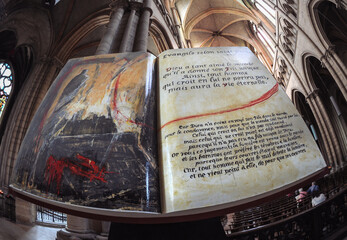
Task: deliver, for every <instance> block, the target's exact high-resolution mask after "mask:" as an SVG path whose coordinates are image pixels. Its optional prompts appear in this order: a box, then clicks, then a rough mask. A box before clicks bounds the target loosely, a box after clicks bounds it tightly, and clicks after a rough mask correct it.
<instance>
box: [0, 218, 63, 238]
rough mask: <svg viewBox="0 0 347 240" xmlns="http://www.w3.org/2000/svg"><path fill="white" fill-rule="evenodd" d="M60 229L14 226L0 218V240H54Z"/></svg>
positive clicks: (38, 226)
mask: <svg viewBox="0 0 347 240" xmlns="http://www.w3.org/2000/svg"><path fill="white" fill-rule="evenodd" d="M60 229H61V228H52V227H44V226H40V225H34V226H27V225H22V224H15V223H13V222H10V221H7V220H6V219H4V218H0V240H41V239H42V240H55V237H56V235H57V231H59V230H60Z"/></svg>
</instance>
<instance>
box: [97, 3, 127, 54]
mask: <svg viewBox="0 0 347 240" xmlns="http://www.w3.org/2000/svg"><path fill="white" fill-rule="evenodd" d="M110 6H111V9H112V14H111V19H110V22H109V23H108V26H107V29H106V32H105V34H104V36H103V37H102V39H101V41H100V44H99V46H98V48H97V50H96V52H95V55H101V54H108V53H110V51H111V49H112V48H113V44H114V39H115V37H116V34H117V31H118V29H119V24H120V22H121V20H122V17H123V15H124V8H125V6H126V3H125V2H124V1H115V2H112V3H111V4H110Z"/></svg>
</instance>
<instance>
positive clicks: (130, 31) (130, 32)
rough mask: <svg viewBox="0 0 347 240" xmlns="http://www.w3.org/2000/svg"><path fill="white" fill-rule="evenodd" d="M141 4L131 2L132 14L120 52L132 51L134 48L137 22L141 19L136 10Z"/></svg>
mask: <svg viewBox="0 0 347 240" xmlns="http://www.w3.org/2000/svg"><path fill="white" fill-rule="evenodd" d="M140 6H141V3H139V2H130V9H131V11H130V15H129V18H128V22H127V25H126V27H125V31H124V33H123V38H122V42H121V44H120V47H119V52H120V53H122V52H128V51H129V52H130V51H131V50H132V46H133V43H134V39H135V33H136V28H137V22H138V21H139V17H138V16H137V15H136V11H137V10H138V9H139V7H140Z"/></svg>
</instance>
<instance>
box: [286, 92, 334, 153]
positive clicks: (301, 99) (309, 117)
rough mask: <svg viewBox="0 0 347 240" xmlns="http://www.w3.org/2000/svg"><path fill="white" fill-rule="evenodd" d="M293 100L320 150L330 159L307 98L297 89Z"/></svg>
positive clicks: (293, 93) (293, 94)
mask: <svg viewBox="0 0 347 240" xmlns="http://www.w3.org/2000/svg"><path fill="white" fill-rule="evenodd" d="M292 99H293V102H294V104H295V107H296V109H297V110H298V111H299V113H300V114H301V117H302V118H303V119H304V121H305V123H306V125H307V127H308V128H309V129H310V131H311V134H312V136H313V138H314V140H315V141H316V143H317V145H318V147H319V149H320V150H321V152H322V154H323V156H324V158H325V159H328V157H327V152H326V149H325V147H324V142H323V136H322V133H321V131H320V129H319V127H318V123H317V121H316V118H315V117H314V114H313V112H312V109H311V106H310V105H309V104H308V103H307V101H306V97H305V96H304V94H303V93H301V92H300V91H299V90H297V89H295V90H293V92H292Z"/></svg>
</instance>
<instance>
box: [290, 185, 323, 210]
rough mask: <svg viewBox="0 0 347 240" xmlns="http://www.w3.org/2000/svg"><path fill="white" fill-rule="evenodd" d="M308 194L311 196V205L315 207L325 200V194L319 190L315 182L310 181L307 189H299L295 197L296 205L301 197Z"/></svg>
mask: <svg viewBox="0 0 347 240" xmlns="http://www.w3.org/2000/svg"><path fill="white" fill-rule="evenodd" d="M309 195H310V196H312V201H311V203H312V207H315V206H317V205H318V204H320V203H322V202H324V201H325V200H326V196H325V195H324V194H323V193H322V192H321V191H320V190H319V186H318V185H317V184H316V182H312V185H311V186H310V187H309V189H308V190H307V191H304V189H302V188H300V189H299V193H298V194H297V196H296V197H295V199H296V201H297V203H298V206H299V204H300V203H301V202H302V201H303V199H304V198H305V197H306V196H309Z"/></svg>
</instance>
